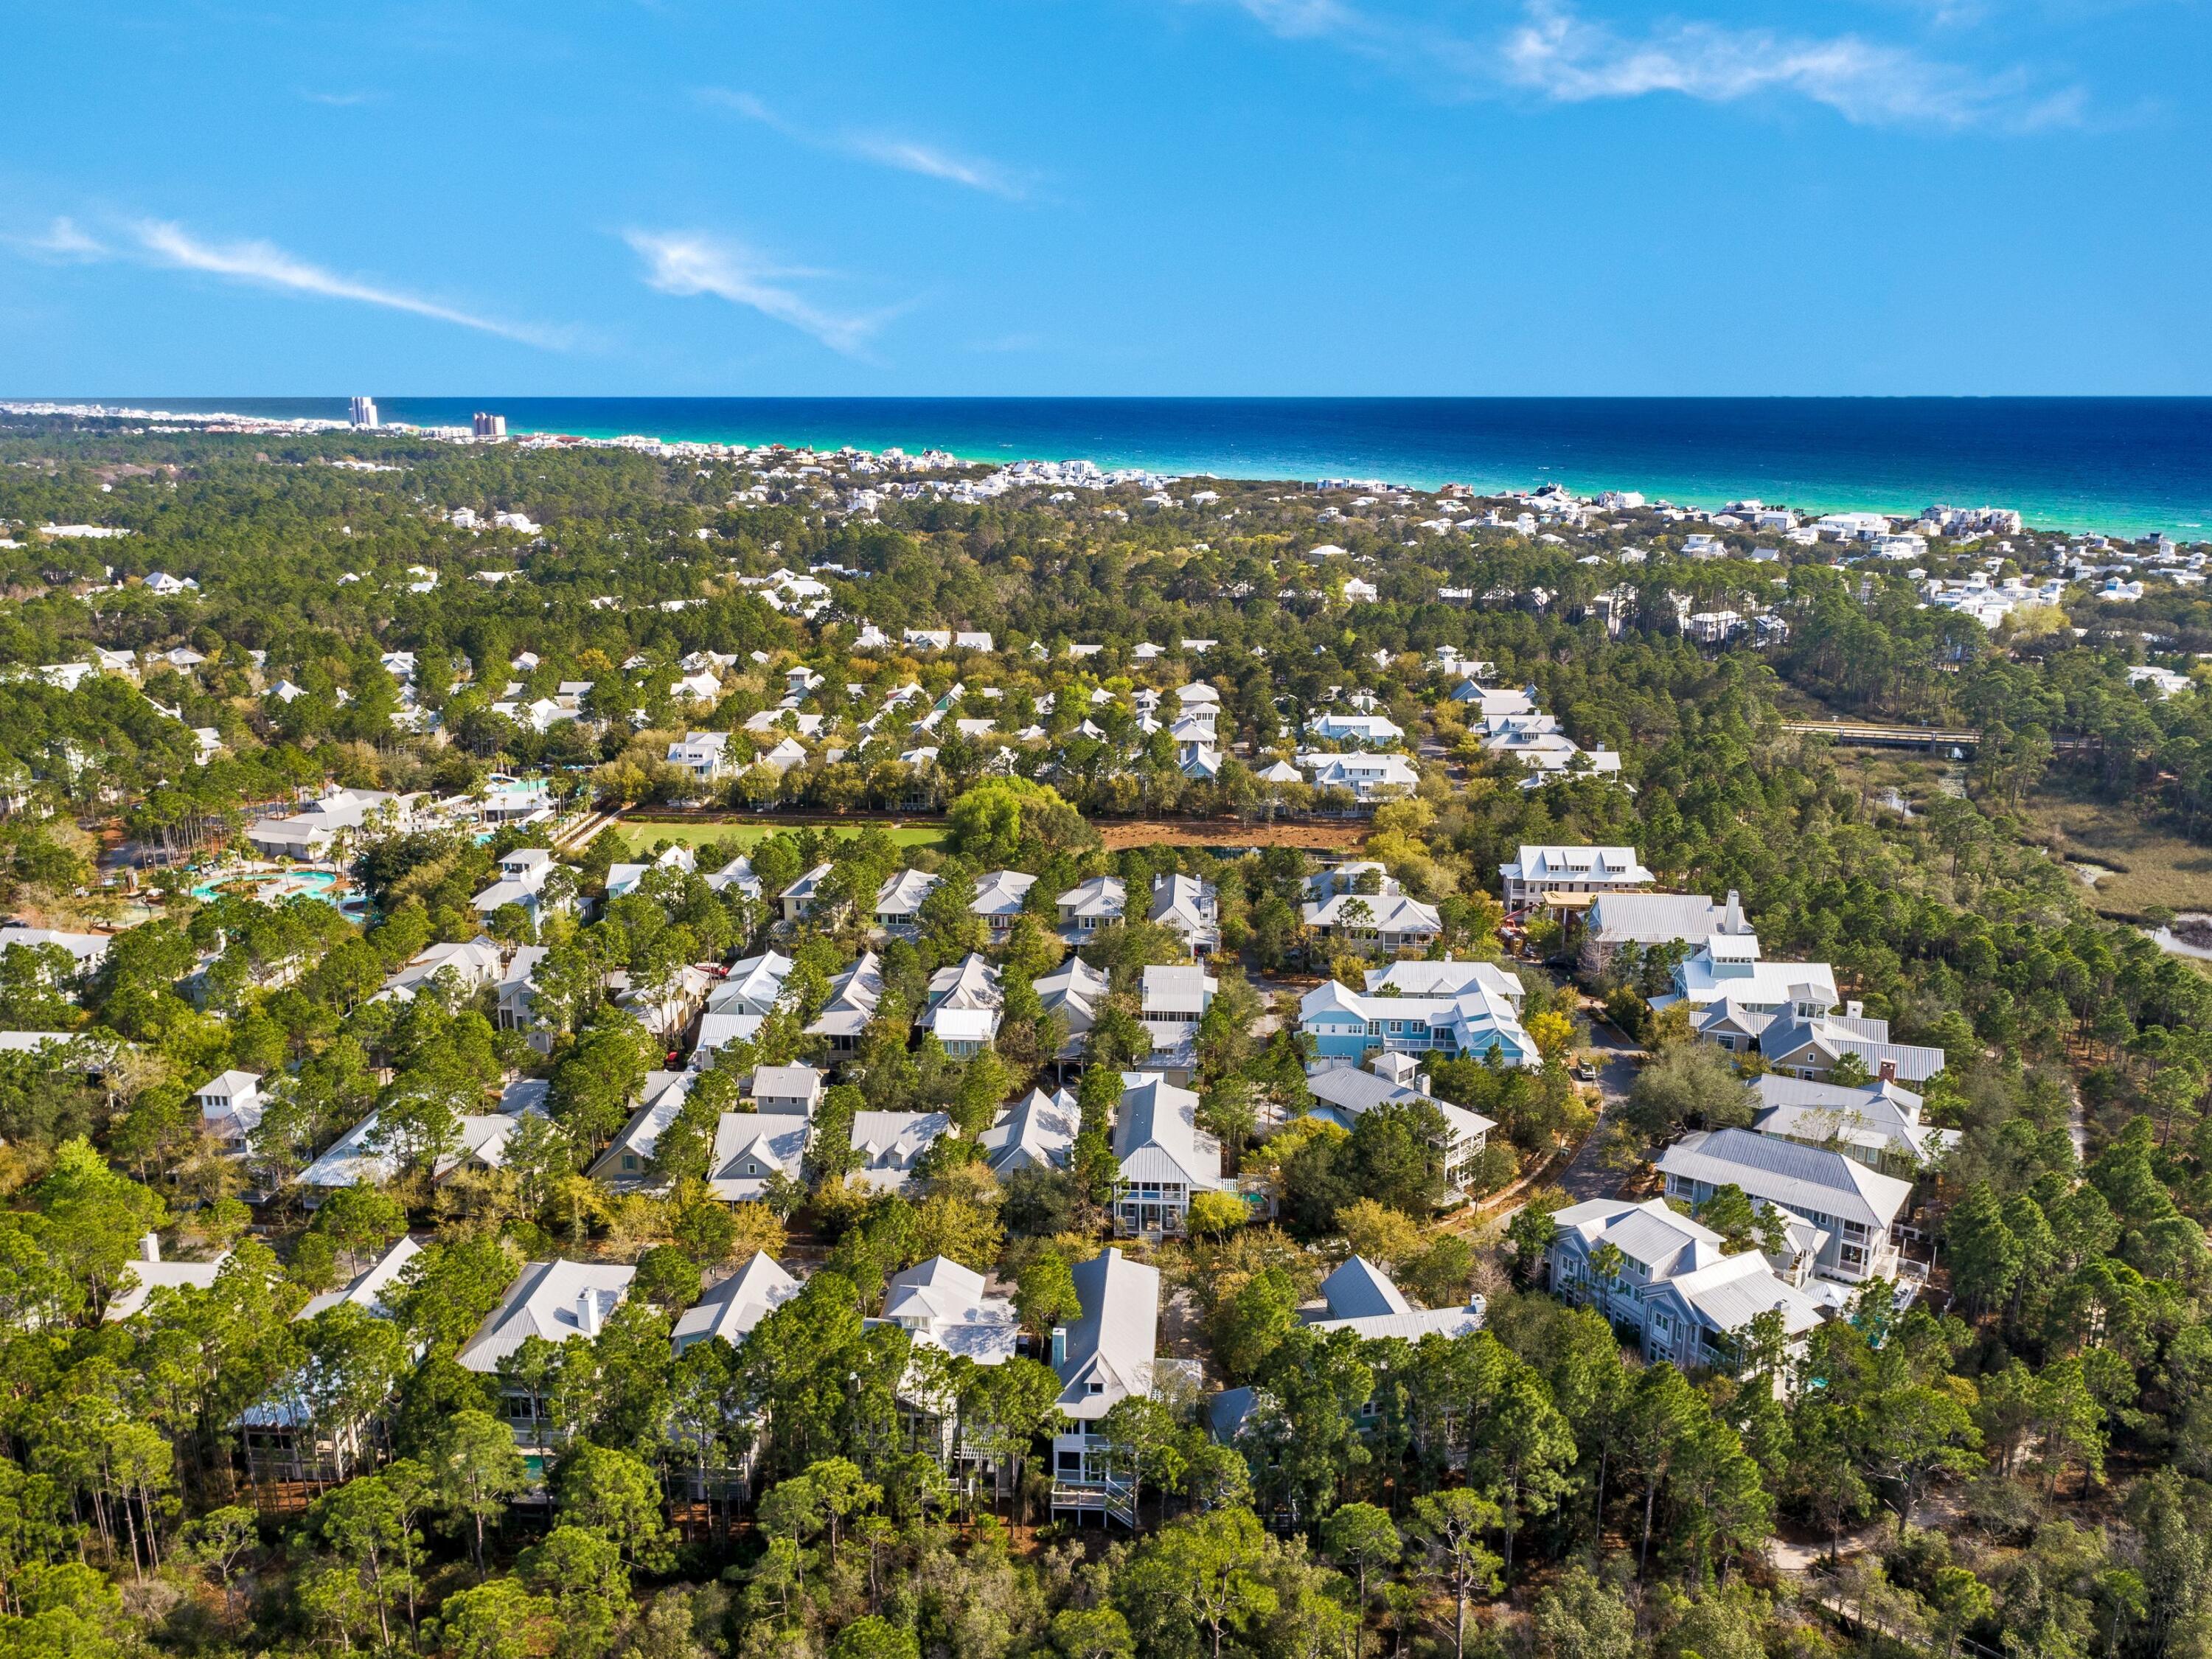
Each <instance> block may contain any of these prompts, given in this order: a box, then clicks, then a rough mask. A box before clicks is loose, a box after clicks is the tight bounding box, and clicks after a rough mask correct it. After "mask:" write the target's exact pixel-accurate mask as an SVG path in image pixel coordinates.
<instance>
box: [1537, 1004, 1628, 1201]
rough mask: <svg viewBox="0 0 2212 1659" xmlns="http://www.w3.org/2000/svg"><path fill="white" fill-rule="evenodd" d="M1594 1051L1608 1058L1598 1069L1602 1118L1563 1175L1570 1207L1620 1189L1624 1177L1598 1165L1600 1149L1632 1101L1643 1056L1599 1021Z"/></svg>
mask: <svg viewBox="0 0 2212 1659" xmlns="http://www.w3.org/2000/svg"><path fill="white" fill-rule="evenodd" d="M1590 1047H1591V1048H1592V1049H1594V1050H1596V1051H1598V1052H1599V1053H1601V1054H1603V1056H1604V1058H1603V1060H1601V1062H1600V1064H1599V1066H1598V1074H1597V1088H1598V1097H1599V1098H1598V1115H1597V1121H1596V1122H1595V1123H1593V1124H1592V1125H1590V1132H1589V1134H1588V1135H1586V1136H1585V1137H1583V1144H1582V1145H1581V1146H1579V1147H1577V1149H1576V1151H1575V1155H1574V1157H1573V1158H1572V1159H1571V1160H1570V1161H1569V1163H1568V1164H1567V1167H1566V1168H1565V1170H1561V1171H1560V1172H1559V1181H1558V1182H1557V1185H1558V1187H1559V1191H1560V1192H1561V1194H1564V1195H1565V1199H1566V1201H1567V1202H1568V1203H1570V1204H1580V1203H1583V1201H1585V1200H1589V1199H1593V1198H1610V1197H1611V1196H1612V1195H1613V1191H1614V1189H1615V1188H1618V1187H1619V1186H1620V1175H1619V1174H1618V1173H1617V1172H1615V1171H1614V1170H1608V1169H1607V1168H1606V1167H1605V1166H1604V1165H1603V1164H1600V1163H1599V1162H1598V1147H1599V1145H1600V1143H1601V1139H1602V1138H1603V1136H1602V1132H1603V1130H1604V1128H1605V1126H1606V1124H1607V1121H1609V1120H1610V1119H1611V1118H1612V1117H1613V1115H1614V1114H1615V1113H1616V1112H1618V1111H1619V1110H1620V1107H1621V1105H1622V1103H1624V1102H1625V1101H1626V1099H1627V1098H1628V1090H1629V1085H1631V1084H1632V1083H1634V1082H1635V1081H1636V1056H1637V1055H1638V1054H1641V1053H1642V1052H1643V1051H1642V1050H1641V1049H1639V1048H1637V1047H1636V1045H1635V1044H1634V1043H1632V1042H1630V1041H1629V1040H1628V1039H1627V1038H1626V1036H1622V1035H1621V1034H1620V1032H1619V1031H1616V1030H1613V1027H1612V1026H1610V1025H1607V1024H1601V1023H1599V1022H1597V1021H1592V1022H1591V1025H1590Z"/></svg>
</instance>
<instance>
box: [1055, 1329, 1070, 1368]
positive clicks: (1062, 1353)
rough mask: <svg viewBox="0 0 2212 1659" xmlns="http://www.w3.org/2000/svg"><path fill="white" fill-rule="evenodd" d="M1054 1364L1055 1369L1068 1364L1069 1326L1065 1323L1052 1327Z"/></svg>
mask: <svg viewBox="0 0 2212 1659" xmlns="http://www.w3.org/2000/svg"><path fill="white" fill-rule="evenodd" d="M1052 1364H1053V1369H1054V1370H1059V1369H1060V1367H1061V1366H1062V1365H1065V1364H1067V1327H1066V1326H1065V1325H1055V1326H1054V1327H1053V1328H1052Z"/></svg>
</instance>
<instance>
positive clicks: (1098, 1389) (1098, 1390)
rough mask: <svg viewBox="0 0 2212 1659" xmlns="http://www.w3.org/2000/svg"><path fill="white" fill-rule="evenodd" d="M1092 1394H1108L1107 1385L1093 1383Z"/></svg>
mask: <svg viewBox="0 0 2212 1659" xmlns="http://www.w3.org/2000/svg"><path fill="white" fill-rule="evenodd" d="M1105 1392H1106V1385H1105V1384H1104V1383H1092V1384H1091V1393H1093V1394H1103V1393H1105Z"/></svg>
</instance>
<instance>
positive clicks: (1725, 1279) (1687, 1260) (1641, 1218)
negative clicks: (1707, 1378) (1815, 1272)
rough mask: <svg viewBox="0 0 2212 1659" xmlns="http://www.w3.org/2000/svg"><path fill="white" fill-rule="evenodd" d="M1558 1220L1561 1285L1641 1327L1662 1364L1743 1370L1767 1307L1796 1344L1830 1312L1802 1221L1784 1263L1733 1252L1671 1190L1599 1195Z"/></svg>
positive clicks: (1551, 1261) (1639, 1334)
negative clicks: (1674, 1203) (1806, 1252)
mask: <svg viewBox="0 0 2212 1659" xmlns="http://www.w3.org/2000/svg"><path fill="white" fill-rule="evenodd" d="M1552 1225H1553V1229H1554V1231H1553V1241H1552V1247H1551V1249H1550V1250H1549V1252H1548V1253H1547V1257H1546V1261H1547V1268H1548V1270H1549V1273H1550V1278H1551V1287H1552V1291H1553V1294H1554V1295H1555V1296H1558V1297H1561V1298H1562V1299H1564V1300H1565V1301H1569V1302H1573V1303H1577V1304H1586V1305H1589V1306H1591V1307H1594V1308H1595V1309H1596V1310H1598V1311H1599V1312H1600V1313H1601V1314H1603V1315H1604V1316H1606V1317H1607V1319H1608V1320H1609V1321H1611V1322H1612V1323H1613V1327H1614V1328H1616V1329H1620V1330H1626V1331H1629V1332H1632V1333H1633V1334H1634V1335H1635V1337H1636V1340H1637V1341H1638V1345H1639V1346H1641V1348H1642V1350H1643V1352H1644V1358H1646V1359H1647V1360H1649V1361H1650V1362H1651V1363H1652V1364H1661V1363H1662V1362H1667V1363H1672V1364H1674V1365H1676V1366H1679V1367H1681V1368H1683V1369H1689V1368H1691V1367H1693V1366H1705V1367H1711V1368H1713V1369H1717V1370H1735V1369H1736V1368H1737V1366H1738V1364H1740V1361H1741V1348H1740V1344H1741V1340H1742V1339H1743V1338H1744V1337H1745V1335H1746V1334H1747V1333H1748V1331H1749V1330H1750V1328H1751V1325H1752V1322H1753V1320H1754V1319H1756V1318H1758V1317H1759V1316H1760V1315H1762V1314H1766V1313H1770V1312H1771V1313H1778V1314H1779V1315H1780V1316H1781V1320H1782V1330H1781V1335H1782V1338H1783V1340H1784V1343H1785V1344H1786V1345H1790V1346H1796V1345H1799V1344H1800V1343H1801V1342H1802V1338H1803V1336H1804V1334H1805V1333H1806V1332H1808V1331H1809V1330H1811V1329H1812V1328H1814V1326H1815V1325H1818V1324H1819V1323H1820V1321H1821V1319H1822V1318H1823V1317H1824V1310H1823V1308H1822V1305H1821V1304H1820V1302H1819V1301H1818V1300H1816V1299H1815V1298H1814V1297H1811V1296H1808V1294H1807V1293H1806V1292H1805V1291H1804V1290H1803V1288H1802V1284H1803V1278H1802V1273H1803V1267H1804V1261H1803V1256H1802V1249H1801V1248H1800V1247H1801V1246H1802V1244H1803V1243H1809V1242H1811V1241H1810V1240H1808V1239H1806V1238H1805V1237H1803V1236H1802V1229H1799V1228H1793V1229H1792V1230H1791V1231H1792V1233H1793V1235H1796V1236H1797V1237H1793V1241H1792V1249H1793V1250H1797V1251H1798V1252H1799V1254H1798V1255H1797V1256H1796V1259H1795V1260H1791V1259H1790V1258H1787V1257H1785V1258H1784V1271H1780V1272H1778V1271H1777V1268H1776V1265H1775V1262H1774V1261H1773V1260H1771V1259H1770V1258H1769V1257H1768V1256H1766V1255H1764V1254H1763V1253H1762V1252H1760V1251H1759V1250H1757V1249H1747V1250H1743V1251H1741V1252H1738V1253H1736V1254H1735V1255H1730V1254H1729V1253H1728V1252H1727V1250H1726V1248H1725V1241H1723V1238H1722V1237H1721V1236H1720V1235H1719V1234H1718V1233H1717V1232H1715V1231H1713V1230H1712V1229H1711V1228H1710V1227H1708V1226H1706V1225H1704V1224H1703V1223H1702V1222H1699V1221H1696V1220H1693V1219H1692V1218H1690V1217H1688V1216H1686V1215H1680V1214H1677V1213H1676V1212H1674V1211H1673V1210H1671V1209H1669V1208H1668V1206H1667V1204H1666V1202H1665V1200H1662V1199H1656V1198H1649V1199H1644V1200H1641V1201H1640V1202H1638V1201H1632V1200H1627V1199H1592V1200H1589V1202H1587V1203H1583V1204H1575V1205H1571V1206H1568V1207H1567V1208H1565V1209H1564V1210H1561V1211H1559V1212H1557V1213H1556V1214H1554V1215H1553V1218H1552ZM1608 1247H1609V1248H1608ZM1608 1263H1610V1264H1611V1267H1612V1270H1611V1271H1610V1272H1607V1271H1606V1268H1607V1264H1608Z"/></svg>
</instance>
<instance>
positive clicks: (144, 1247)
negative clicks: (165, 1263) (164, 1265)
mask: <svg viewBox="0 0 2212 1659" xmlns="http://www.w3.org/2000/svg"><path fill="white" fill-rule="evenodd" d="M138 1259H139V1260H140V1261H160V1260H161V1234H159V1233H148V1234H147V1235H146V1237H143V1238H142V1239H140V1240H139V1241H138Z"/></svg>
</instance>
